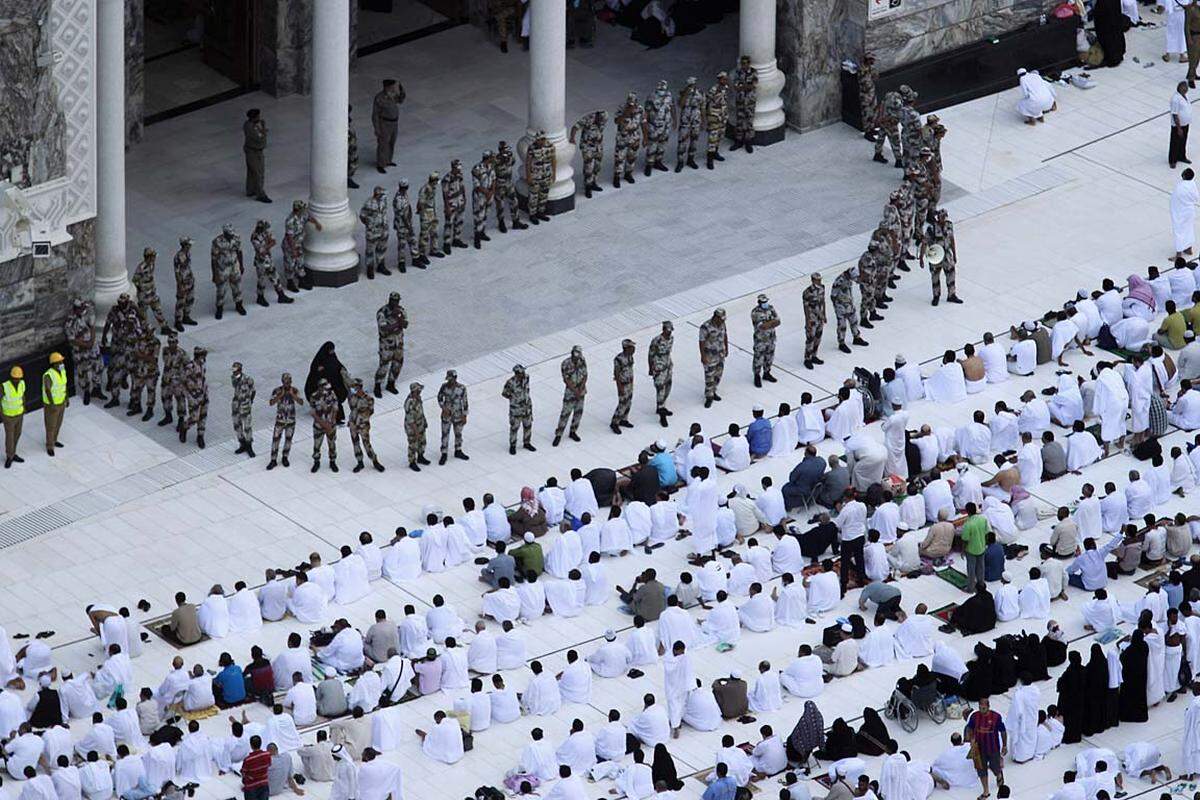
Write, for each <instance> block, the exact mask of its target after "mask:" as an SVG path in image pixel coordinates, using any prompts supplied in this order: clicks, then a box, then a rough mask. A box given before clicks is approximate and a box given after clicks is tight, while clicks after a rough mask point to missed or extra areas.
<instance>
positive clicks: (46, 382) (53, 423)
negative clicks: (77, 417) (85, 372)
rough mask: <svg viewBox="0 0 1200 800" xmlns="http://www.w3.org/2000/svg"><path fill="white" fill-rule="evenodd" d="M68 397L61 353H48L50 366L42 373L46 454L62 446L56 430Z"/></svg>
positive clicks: (65, 368) (52, 452) (52, 453)
mask: <svg viewBox="0 0 1200 800" xmlns="http://www.w3.org/2000/svg"><path fill="white" fill-rule="evenodd" d="M69 402H70V399H69V398H68V397H67V365H66V363H65V362H64V361H63V357H62V353H51V354H50V368H49V369H47V370H46V371H45V372H43V373H42V418H43V420H44V421H45V423H46V455H49V456H52V455H54V448H56V447H62V446H63V445H62V442H60V441H59V440H58V432H59V431H60V430H61V429H62V421H63V414H64V413H65V412H66V410H67V404H68V403H69Z"/></svg>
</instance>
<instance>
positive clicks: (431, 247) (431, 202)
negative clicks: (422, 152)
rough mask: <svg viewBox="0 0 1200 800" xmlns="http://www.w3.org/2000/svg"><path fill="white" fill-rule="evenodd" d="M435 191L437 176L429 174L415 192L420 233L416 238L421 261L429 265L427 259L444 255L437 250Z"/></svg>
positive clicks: (434, 173) (436, 189)
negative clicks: (427, 178) (423, 183)
mask: <svg viewBox="0 0 1200 800" xmlns="http://www.w3.org/2000/svg"><path fill="white" fill-rule="evenodd" d="M437 191H438V174H437V173H436V172H431V173H429V180H427V181H425V185H424V186H422V187H421V189H420V190H419V191H418V192H417V219H418V220H419V221H420V225H421V232H420V235H419V236H418V237H417V244H418V249H419V251H420V253H421V260H422V261H423V262H425V263H426V264H428V263H429V257H430V256H433V257H434V258H441V257H442V256H443V255H444V254H443V253H442V251H441V250H438V248H437Z"/></svg>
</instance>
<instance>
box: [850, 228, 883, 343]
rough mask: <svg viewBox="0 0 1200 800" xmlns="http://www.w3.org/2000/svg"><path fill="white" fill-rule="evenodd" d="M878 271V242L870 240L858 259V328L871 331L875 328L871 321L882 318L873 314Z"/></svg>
mask: <svg viewBox="0 0 1200 800" xmlns="http://www.w3.org/2000/svg"><path fill="white" fill-rule="evenodd" d="M878 269H879V242H878V241H876V240H875V239H872V240H871V241H870V242H869V243H868V244H867V250H866V252H864V253H863V254H862V255H861V256H859V259H858V274H857V275H856V276H855V277H856V278H857V279H858V293H859V295H860V296H861V298H862V299H861V300H860V302H859V308H858V314H859V319H858V324H859V326H860V327H863V328H867V329H871V328H874V327H875V326H874V325H872V324H871V321H872V320H881V319H883V317H881V316H879V315H878V314H876V313H875V287H876V285H878V283H879V281H878V278H877V277H876V272H877V271H878Z"/></svg>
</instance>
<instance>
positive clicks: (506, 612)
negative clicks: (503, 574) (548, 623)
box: [481, 584, 541, 622]
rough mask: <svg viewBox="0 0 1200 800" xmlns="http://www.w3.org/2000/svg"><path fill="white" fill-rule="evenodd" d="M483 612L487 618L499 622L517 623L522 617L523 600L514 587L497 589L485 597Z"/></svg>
mask: <svg viewBox="0 0 1200 800" xmlns="http://www.w3.org/2000/svg"><path fill="white" fill-rule="evenodd" d="M535 585H536V586H540V585H541V584H535ZM481 610H482V613H483V615H484V616H485V617H491V618H492V619H494V620H496V621H497V622H515V621H516V620H517V618H518V617H520V616H521V598H520V596H519V595H518V594H517V590H516V589H513V588H512V587H509V588H507V589H496V590H495V591H492V592H488V593H487V594H485V595H484V596H483V603H482V609H481Z"/></svg>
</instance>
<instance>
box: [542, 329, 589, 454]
mask: <svg viewBox="0 0 1200 800" xmlns="http://www.w3.org/2000/svg"><path fill="white" fill-rule="evenodd" d="M560 369H561V371H562V379H563V402H562V411H561V412H559V415H558V427H556V428H555V429H554V441H553V442H551V444H553V445H554V446H555V447H558V443H559V442H561V441H562V435H563V431H565V430H566V429H567V420H570V421H571V432H570V433H569V434H567V435H568V437H569V438H570V439H571V440H572V441H576V442H578V441H579V422H580V420H582V419H583V400H584V398H585V397H586V396H587V377H588V374H587V361H585V360H584V358H583V349H582V348H581V347H580V346H579V345H575V346H574V347H572V348H571V355H569V356H567V357H566V358H564V359H563V360H562V365H561V366H560Z"/></svg>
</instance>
